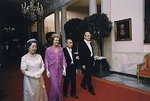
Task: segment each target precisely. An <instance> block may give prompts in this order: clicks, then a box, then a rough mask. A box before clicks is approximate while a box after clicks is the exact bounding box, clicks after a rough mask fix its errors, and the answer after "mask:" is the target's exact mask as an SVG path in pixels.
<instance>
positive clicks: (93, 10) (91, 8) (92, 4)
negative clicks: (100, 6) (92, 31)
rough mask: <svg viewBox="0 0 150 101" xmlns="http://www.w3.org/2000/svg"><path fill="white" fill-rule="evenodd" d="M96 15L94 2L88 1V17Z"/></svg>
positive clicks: (93, 0)
mask: <svg viewBox="0 0 150 101" xmlns="http://www.w3.org/2000/svg"><path fill="white" fill-rule="evenodd" d="M95 13H97V4H96V0H89V15H92V14H95Z"/></svg>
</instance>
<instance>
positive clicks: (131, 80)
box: [103, 74, 150, 92]
mask: <svg viewBox="0 0 150 101" xmlns="http://www.w3.org/2000/svg"><path fill="white" fill-rule="evenodd" d="M103 79H105V80H109V81H113V82H116V83H119V84H123V85H126V86H130V87H135V88H138V89H141V90H144V91H146V92H150V79H146V78H145V79H144V78H142V79H140V83H139V84H138V83H137V79H136V78H135V77H130V76H124V75H119V74H110V75H109V76H106V77H104V78H103Z"/></svg>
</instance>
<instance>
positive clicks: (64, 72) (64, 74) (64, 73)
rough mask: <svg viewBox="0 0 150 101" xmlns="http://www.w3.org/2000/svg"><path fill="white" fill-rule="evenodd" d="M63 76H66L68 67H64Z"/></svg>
mask: <svg viewBox="0 0 150 101" xmlns="http://www.w3.org/2000/svg"><path fill="white" fill-rule="evenodd" d="M62 75H63V76H66V67H63V73H62Z"/></svg>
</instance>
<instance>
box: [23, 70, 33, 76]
mask: <svg viewBox="0 0 150 101" xmlns="http://www.w3.org/2000/svg"><path fill="white" fill-rule="evenodd" d="M24 74H25V75H26V76H29V77H34V74H32V73H30V72H28V71H26V72H25V73H24Z"/></svg>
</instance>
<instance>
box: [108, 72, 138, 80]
mask: <svg viewBox="0 0 150 101" xmlns="http://www.w3.org/2000/svg"><path fill="white" fill-rule="evenodd" d="M110 73H111V74H119V75H123V76H128V77H134V78H137V77H136V75H132V74H126V73H121V72H116V71H110Z"/></svg>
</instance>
